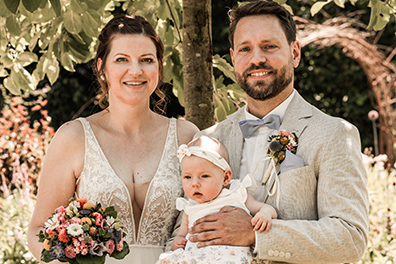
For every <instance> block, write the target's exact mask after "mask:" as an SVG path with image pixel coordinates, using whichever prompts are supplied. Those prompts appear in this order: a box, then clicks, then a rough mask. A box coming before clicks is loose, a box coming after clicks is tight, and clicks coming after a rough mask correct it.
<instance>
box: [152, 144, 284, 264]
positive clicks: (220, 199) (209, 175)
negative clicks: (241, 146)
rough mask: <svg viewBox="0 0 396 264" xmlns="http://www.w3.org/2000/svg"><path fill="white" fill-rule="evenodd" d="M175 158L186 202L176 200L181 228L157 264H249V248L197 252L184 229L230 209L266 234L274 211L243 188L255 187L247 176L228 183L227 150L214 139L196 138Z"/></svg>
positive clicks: (212, 247) (181, 148) (229, 178)
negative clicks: (248, 216) (242, 213)
mask: <svg viewBox="0 0 396 264" xmlns="http://www.w3.org/2000/svg"><path fill="white" fill-rule="evenodd" d="M178 157H179V160H180V163H181V171H182V184H183V189H184V193H185V195H186V196H187V197H188V198H189V201H187V200H186V199H184V198H177V200H176V207H177V209H178V210H184V213H183V218H182V223H181V227H180V229H179V232H178V233H177V235H176V237H175V239H174V241H173V243H172V246H171V249H172V250H173V251H171V252H166V253H163V254H161V256H160V259H159V261H158V262H157V263H182V262H183V261H186V263H229V261H234V262H235V263H250V261H251V260H252V255H251V253H250V248H249V247H238V246H225V245H224V246H223V245H222V246H208V247H203V248H198V247H197V246H196V244H195V243H192V242H190V241H189V240H188V237H189V234H188V229H189V227H191V226H192V224H193V223H194V222H195V221H196V220H197V219H199V218H201V217H203V216H206V215H209V214H213V213H216V212H218V211H219V210H220V209H221V208H222V207H224V206H234V207H240V208H242V209H244V210H245V211H246V212H247V213H249V214H252V215H254V217H253V218H252V226H253V230H254V231H258V232H263V231H265V232H268V230H269V229H270V226H271V219H272V218H276V217H277V213H276V211H275V209H274V208H273V207H272V206H270V205H267V204H264V203H261V202H258V201H256V200H255V199H254V198H253V196H251V195H250V194H249V193H248V192H247V190H246V188H247V187H250V186H253V187H254V186H255V180H254V179H253V178H252V177H251V176H250V175H247V176H246V177H245V178H244V179H243V181H242V182H240V181H238V180H231V176H232V172H231V169H230V166H229V164H228V152H227V149H226V148H225V146H224V145H223V144H222V143H221V142H219V141H218V140H217V139H214V138H211V137H207V136H201V137H198V138H196V139H194V140H193V141H191V142H190V143H189V144H188V146H187V145H181V146H180V147H179V150H178Z"/></svg>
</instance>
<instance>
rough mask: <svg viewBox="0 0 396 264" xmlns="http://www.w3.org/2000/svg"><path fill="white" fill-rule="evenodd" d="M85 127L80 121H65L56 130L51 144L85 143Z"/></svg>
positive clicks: (74, 144)
mask: <svg viewBox="0 0 396 264" xmlns="http://www.w3.org/2000/svg"><path fill="white" fill-rule="evenodd" d="M84 138H85V137H84V129H83V126H82V124H81V122H80V121H78V120H72V121H68V122H66V123H64V124H63V125H61V126H60V127H59V129H58V130H57V131H56V133H55V136H54V138H53V139H52V140H51V145H62V146H63V147H67V146H69V147H75V146H76V145H79V146H81V145H84Z"/></svg>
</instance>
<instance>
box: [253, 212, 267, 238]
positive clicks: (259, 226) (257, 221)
mask: <svg viewBox="0 0 396 264" xmlns="http://www.w3.org/2000/svg"><path fill="white" fill-rule="evenodd" d="M252 226H254V228H253V231H258V232H259V233H261V232H263V231H265V233H268V231H269V230H270V227H271V215H264V214H261V213H260V212H258V213H257V214H256V215H255V216H254V217H253V218H252Z"/></svg>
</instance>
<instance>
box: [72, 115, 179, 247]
mask: <svg viewBox="0 0 396 264" xmlns="http://www.w3.org/2000/svg"><path fill="white" fill-rule="evenodd" d="M78 120H79V121H80V122H81V123H82V125H83V127H84V133H85V161H84V168H83V170H82V173H81V175H80V177H79V179H78V189H77V195H78V197H81V198H86V199H88V200H89V201H91V202H94V203H96V202H100V203H101V204H102V206H105V207H108V206H114V207H115V209H116V210H117V211H118V218H119V219H120V221H121V222H122V223H123V225H124V232H125V233H126V237H125V241H126V242H127V243H128V244H137V245H153V246H164V244H165V242H166V241H167V240H168V239H169V237H170V235H171V233H172V229H173V226H174V222H175V217H176V216H177V214H178V211H177V210H176V206H175V200H176V197H179V196H181V195H182V193H183V189H182V185H181V177H180V169H179V162H178V159H177V147H178V144H177V131H176V119H174V118H171V119H170V121H169V122H170V123H169V128H168V134H167V138H166V143H165V147H164V150H163V153H162V157H161V161H160V163H159V165H158V168H157V171H156V173H155V175H154V177H153V179H152V180H151V182H150V185H149V188H148V190H147V194H146V198H145V202H144V207H143V210H142V214H141V219H140V223H139V230H138V231H137V232H136V231H135V230H136V229H135V221H134V218H133V208H132V202H131V198H130V194H129V191H128V189H127V187H126V185H125V183H124V182H123V181H122V180H121V179H120V178H119V177H118V176H117V175H116V173H115V172H114V170H113V169H112V167H111V166H110V164H109V162H108V160H107V158H106V157H105V155H104V153H103V151H102V149H101V148H100V146H99V143H98V141H97V139H96V137H95V135H94V132H93V130H92V128H91V126H90V124H89V122H88V121H87V120H86V119H85V118H79V119H78Z"/></svg>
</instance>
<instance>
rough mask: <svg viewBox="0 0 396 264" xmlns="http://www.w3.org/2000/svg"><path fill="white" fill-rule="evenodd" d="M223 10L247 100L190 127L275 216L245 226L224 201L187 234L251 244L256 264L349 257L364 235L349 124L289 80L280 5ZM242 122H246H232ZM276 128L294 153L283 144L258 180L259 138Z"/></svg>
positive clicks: (290, 43)
mask: <svg viewBox="0 0 396 264" xmlns="http://www.w3.org/2000/svg"><path fill="white" fill-rule="evenodd" d="M230 18H231V24H230V33H229V40H230V43H231V49H230V51H231V58H232V62H233V65H234V68H235V76H236V79H237V81H238V83H239V85H240V86H241V87H242V88H243V89H244V91H245V92H246V100H247V105H246V107H243V108H242V109H240V110H239V111H237V112H236V113H234V114H232V115H230V116H228V118H227V119H226V120H224V121H223V122H221V123H219V124H217V125H215V126H213V127H211V128H208V129H206V130H204V131H202V132H200V134H205V135H210V136H213V137H216V138H218V139H219V140H220V141H221V142H223V143H224V144H225V145H226V147H227V148H228V151H229V154H230V164H231V167H232V170H233V175H234V177H236V178H240V179H242V178H243V177H244V176H245V175H246V174H248V173H250V174H252V175H253V176H254V177H256V180H257V183H258V186H259V187H258V189H256V191H255V192H254V196H255V198H256V199H259V200H261V201H263V202H266V203H268V204H270V205H272V206H274V207H275V208H276V210H277V212H278V219H274V220H273V224H272V226H271V230H270V231H269V232H268V233H257V232H256V233H255V232H254V231H253V230H252V226H251V223H250V219H251V216H249V215H247V214H246V213H244V212H241V211H239V210H237V209H234V208H230V207H228V208H224V210H222V211H221V212H220V213H217V214H214V215H211V216H207V217H206V218H203V219H202V220H198V221H197V222H196V224H195V226H194V227H193V228H192V229H191V231H190V233H192V234H193V237H192V241H194V242H200V243H201V244H200V245H201V246H207V245H220V244H223V245H224V244H229V245H252V247H253V249H254V252H255V253H257V258H259V259H260V260H263V261H265V263H280V262H281V263H285V262H286V263H288V262H289V263H344V262H356V261H358V260H359V259H360V258H361V257H362V255H363V254H364V252H365V250H366V245H367V234H368V193H367V188H366V177H367V176H366V172H365V169H364V167H363V164H362V160H361V149H360V138H359V132H358V130H357V129H356V128H355V127H354V126H353V125H351V124H350V123H348V122H347V121H345V120H343V119H340V118H335V117H331V116H328V115H326V114H324V113H323V112H321V111H320V110H318V109H317V108H315V107H314V106H312V105H310V104H309V103H307V102H306V101H305V100H304V99H303V98H302V97H301V96H300V94H299V93H298V92H297V91H296V90H295V89H294V88H293V81H294V68H296V67H297V66H298V64H299V62H300V58H301V47H300V43H299V42H298V41H297V40H296V26H295V23H294V21H293V19H292V16H291V15H290V13H289V12H288V11H286V10H285V9H284V8H283V7H281V6H280V5H278V4H277V3H275V2H269V1H268V2H267V1H257V2H253V3H249V4H246V5H243V6H241V7H238V8H236V9H234V10H231V12H230ZM268 116H271V120H270V121H271V122H270V121H268V120H267V119H268V118H267V117H268ZM261 119H262V120H261ZM243 120H256V121H245V122H242V124H241V126H240V122H241V121H243ZM267 121H268V122H269V123H270V124H269V125H268V124H267V125H262V126H260V124H259V123H260V122H261V123H268V122H267ZM250 123H253V125H252V126H251V125H250ZM258 124H259V125H258ZM279 124H280V127H279V128H278V125H279ZM281 130H286V131H287V132H290V133H293V132H294V133H295V134H296V136H297V138H298V149H297V152H296V154H295V155H294V154H292V153H291V152H288V153H287V154H286V158H285V160H284V161H283V162H282V165H281V166H280V167H279V166H276V167H275V169H273V170H272V173H271V174H270V177H269V179H268V180H267V181H266V180H265V179H263V178H262V176H263V174H264V172H265V171H266V169H267V167H268V161H266V159H265V152H266V149H267V145H268V137H269V136H270V135H272V134H277V133H279V131H281ZM267 160H268V159H267Z"/></svg>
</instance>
